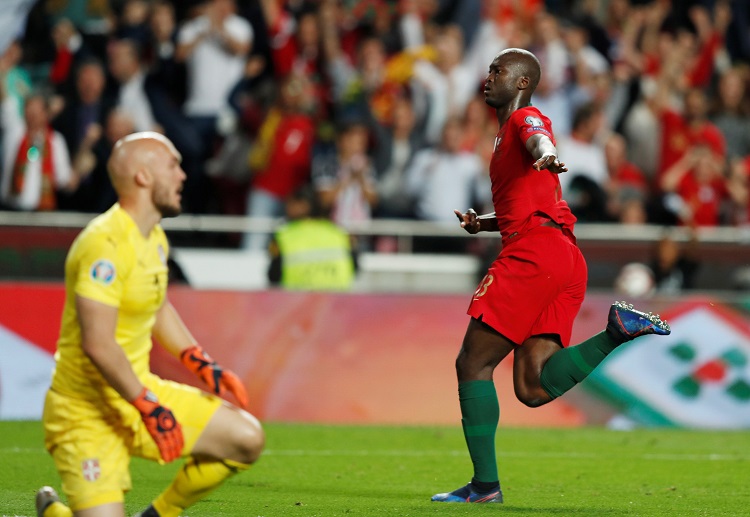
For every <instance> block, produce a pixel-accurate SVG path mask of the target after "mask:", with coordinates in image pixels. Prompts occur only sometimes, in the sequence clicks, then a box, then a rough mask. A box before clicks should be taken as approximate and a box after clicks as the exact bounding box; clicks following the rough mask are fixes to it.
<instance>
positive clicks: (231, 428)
mask: <svg viewBox="0 0 750 517" xmlns="http://www.w3.org/2000/svg"><path fill="white" fill-rule="evenodd" d="M264 444H265V436H264V434H263V430H262V428H261V425H260V423H259V422H258V420H257V419H256V418H255V417H254V416H252V415H251V414H250V413H248V412H246V411H243V410H241V409H239V408H236V407H234V406H230V405H228V404H224V405H222V406H221V407H219V409H218V410H217V411H216V413H214V415H213V417H212V418H211V420H210V421H209V423H208V425H207V426H206V428H205V429H204V431H203V432H202V433H201V435H200V437H199V438H198V440H197V441H196V443H195V446H194V447H193V450H192V453H191V456H190V457H189V458H188V459H187V461H186V462H185V464H184V465H183V466H182V468H181V469H180V471H179V472H178V473H177V476H175V478H174V480H173V481H172V484H171V485H170V486H169V487H167V489H166V490H165V491H164V492H162V493H161V494H160V495H159V496H158V497H157V498H156V500H154V502H153V503H152V505H151V506H150V507H149V508H147V509H146V510H144V511H143V512H142V513H141V516H142V517H172V516H175V517H176V516H178V515H180V514H181V513H182V512H183V511H184V510H185V508H188V507H189V506H191V505H192V504H194V503H196V502H197V501H199V500H200V499H202V498H203V497H205V496H206V495H207V494H208V493H210V492H211V491H212V490H214V489H215V488H217V487H218V486H219V485H220V484H221V483H222V482H224V481H225V480H226V479H227V478H229V477H231V476H233V475H234V474H237V473H239V472H241V471H244V470H247V469H248V468H250V466H251V465H252V464H253V463H255V461H256V460H257V459H258V458H259V457H260V454H261V451H262V450H263V446H264Z"/></svg>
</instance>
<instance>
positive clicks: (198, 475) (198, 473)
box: [152, 457, 250, 517]
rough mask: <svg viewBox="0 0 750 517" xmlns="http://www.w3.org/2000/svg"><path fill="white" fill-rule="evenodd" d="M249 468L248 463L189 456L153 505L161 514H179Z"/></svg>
mask: <svg viewBox="0 0 750 517" xmlns="http://www.w3.org/2000/svg"><path fill="white" fill-rule="evenodd" d="M248 468H250V465H247V464H244V463H239V462H236V461H232V460H221V461H217V460H198V459H196V458H195V457H190V458H188V460H187V461H186V462H185V464H184V465H183V466H182V468H181V469H180V471H179V472H178V473H177V476H176V477H175V478H174V480H173V481H172V484H171V485H169V486H168V487H167V489H166V490H165V491H164V492H162V493H161V495H159V497H157V498H156V500H155V501H154V502H153V504H152V506H153V507H154V509H155V510H156V511H157V512H159V515H160V516H161V517H178V516H179V515H180V513H182V512H183V511H184V510H185V508H187V507H189V506H190V505H192V504H194V503H196V502H197V501H199V500H201V499H202V498H203V497H205V496H206V495H208V494H209V493H210V492H211V491H212V490H214V489H215V488H217V487H218V486H219V485H220V484H221V483H222V482H223V481H224V480H225V479H227V478H229V477H231V476H233V475H234V474H236V473H237V472H240V471H243V470H247V469H248Z"/></svg>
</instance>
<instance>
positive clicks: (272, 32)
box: [261, 0, 322, 84]
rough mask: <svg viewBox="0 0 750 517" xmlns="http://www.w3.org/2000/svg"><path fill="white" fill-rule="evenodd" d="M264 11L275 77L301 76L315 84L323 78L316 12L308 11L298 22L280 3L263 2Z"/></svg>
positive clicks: (308, 9)
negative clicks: (294, 74)
mask: <svg viewBox="0 0 750 517" xmlns="http://www.w3.org/2000/svg"><path fill="white" fill-rule="evenodd" d="M261 7H262V8H263V16H264V18H265V21H266V26H267V28H268V37H269V38H270V40H271V59H272V62H273V71H274V75H275V76H276V77H285V76H287V75H288V74H290V73H292V72H296V73H301V74H304V75H307V76H308V80H310V81H312V82H313V84H316V83H317V82H318V81H319V79H320V78H321V77H322V73H321V70H320V58H321V54H320V44H321V43H320V29H319V25H318V14H317V12H316V11H315V10H313V9H310V8H307V9H304V10H303V11H302V12H300V13H299V14H298V15H297V17H296V18H295V16H293V15H292V14H291V13H290V12H288V11H287V10H285V9H284V6H283V3H282V2H279V1H278V0H261Z"/></svg>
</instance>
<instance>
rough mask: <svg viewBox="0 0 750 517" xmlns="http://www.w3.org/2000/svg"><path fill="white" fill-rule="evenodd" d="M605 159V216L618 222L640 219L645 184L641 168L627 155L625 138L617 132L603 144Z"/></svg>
mask: <svg viewBox="0 0 750 517" xmlns="http://www.w3.org/2000/svg"><path fill="white" fill-rule="evenodd" d="M604 156H605V159H606V163H607V180H606V182H605V184H604V189H605V191H606V194H607V216H608V219H610V220H613V221H620V222H626V221H627V222H631V223H632V222H636V221H637V222H643V223H645V222H646V220H645V217H643V220H642V221H641V220H640V217H639V216H638V211H639V210H638V209H639V208H641V209H642V215H643V216H645V202H646V200H647V199H648V196H649V187H648V182H647V181H646V177H645V176H644V175H643V172H641V170H640V169H639V168H638V167H637V166H636V165H635V164H634V163H632V162H630V161H628V157H627V142H626V141H625V138H624V137H623V136H622V135H620V134H619V133H612V134H611V135H610V137H609V138H608V139H607V143H606V144H605V146H604Z"/></svg>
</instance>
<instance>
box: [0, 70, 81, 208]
mask: <svg viewBox="0 0 750 517" xmlns="http://www.w3.org/2000/svg"><path fill="white" fill-rule="evenodd" d="M0 75H2V71H0ZM0 100H1V101H2V104H1V105H0V111H1V112H2V113H1V114H0V126H1V127H0V129H2V132H3V142H2V143H3V153H2V155H3V169H2V180H1V181H2V183H0V201H1V202H2V203H3V204H4V205H5V206H7V207H9V208H12V209H15V210H24V211H34V210H44V211H47V210H55V209H57V191H58V190H64V191H73V190H75V189H76V187H77V186H78V181H79V179H80V178H78V176H77V175H76V174H74V171H73V169H72V168H71V164H70V155H69V154H68V148H67V146H66V145H65V139H64V138H63V137H62V135H61V134H60V133H58V132H57V131H55V130H54V129H52V127H51V126H50V124H49V103H48V100H47V98H46V97H44V96H43V95H40V94H32V95H30V96H29V97H27V98H26V102H25V104H24V107H23V112H24V115H23V117H21V116H19V114H18V106H17V105H16V103H15V99H14V98H13V97H8V96H6V95H5V94H4V92H3V91H2V90H1V89H0Z"/></svg>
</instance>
